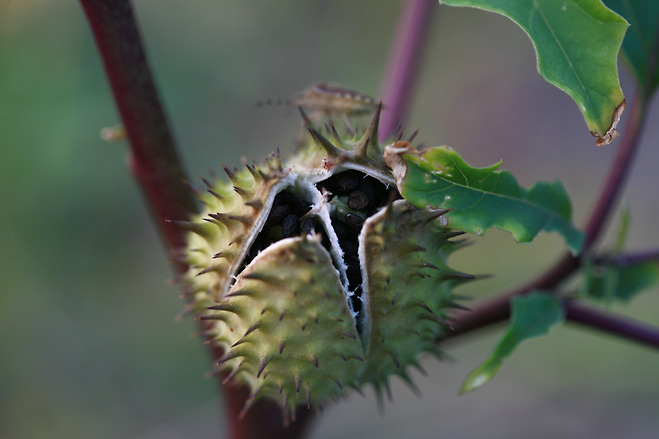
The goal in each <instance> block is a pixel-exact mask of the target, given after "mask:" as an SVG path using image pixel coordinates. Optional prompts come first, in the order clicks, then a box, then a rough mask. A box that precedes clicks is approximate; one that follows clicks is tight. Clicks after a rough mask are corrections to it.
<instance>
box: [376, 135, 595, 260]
mask: <svg viewBox="0 0 659 439" xmlns="http://www.w3.org/2000/svg"><path fill="white" fill-rule="evenodd" d="M385 159H386V160H387V163H388V164H389V166H390V167H391V169H392V170H393V173H394V177H395V178H396V184H397V186H398V190H399V191H400V193H401V195H402V196H403V197H404V198H405V199H406V200H408V201H409V202H410V203H412V204H414V205H415V206H417V207H419V208H425V207H431V208H436V209H453V210H452V211H451V212H449V213H447V214H446V215H445V217H446V218H447V219H448V222H449V226H450V227H451V228H453V229H458V230H463V231H465V232H470V233H476V234H478V235H481V234H483V233H484V232H485V230H487V229H489V228H490V227H498V228H500V229H503V230H506V231H508V232H510V233H511V234H512V235H513V237H514V238H515V239H516V240H517V241H518V242H530V241H532V240H533V239H534V238H535V237H536V235H537V234H538V233H540V232H541V231H545V232H557V233H559V234H560V235H561V236H562V237H563V238H564V239H565V241H566V242H567V244H568V246H569V248H570V250H571V251H572V252H574V253H578V252H579V250H580V249H581V245H582V243H583V233H582V232H581V231H580V230H578V229H576V228H575V227H574V226H573V225H572V223H571V222H570V216H571V210H572V209H571V206H570V200H569V198H568V196H567V193H566V192H565V188H564V187H563V185H562V184H561V183H560V182H558V181H556V182H553V183H536V184H534V185H533V186H532V187H531V188H530V189H528V190H527V189H524V188H522V187H521V186H519V184H517V181H516V180H515V177H513V176H512V174H510V173H509V172H508V171H497V170H496V169H497V168H498V167H499V165H500V163H497V164H494V165H492V166H488V167H485V168H473V167H471V166H469V164H467V163H466V162H465V161H464V160H463V159H462V157H460V156H459V155H458V153H457V152H456V151H455V150H453V149H452V148H449V147H447V146H439V147H435V148H428V149H424V150H422V151H417V150H415V149H414V148H413V147H412V146H411V145H410V144H409V143H408V142H397V143H396V144H395V145H393V146H388V147H387V148H386V149H385Z"/></svg>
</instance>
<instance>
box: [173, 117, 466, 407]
mask: <svg viewBox="0 0 659 439" xmlns="http://www.w3.org/2000/svg"><path fill="white" fill-rule="evenodd" d="M305 120H306V123H307V124H308V125H309V126H308V129H309V131H310V132H311V134H312V139H313V142H312V143H310V144H308V145H306V146H305V148H304V149H302V150H299V151H298V153H297V154H296V156H294V157H293V158H292V159H291V160H290V161H288V162H287V163H286V164H283V163H282V162H281V161H280V160H279V158H278V156H271V157H269V158H267V159H266V165H265V166H258V167H246V168H244V169H242V170H235V171H234V170H229V171H228V172H227V173H228V174H229V177H230V178H231V182H230V183H229V182H213V183H209V186H210V187H209V189H210V191H212V192H210V193H207V194H204V195H201V199H202V201H203V203H204V212H203V213H202V214H200V215H198V216H196V217H194V218H193V219H192V220H191V222H189V223H181V224H182V226H183V227H185V228H186V229H187V230H189V231H190V232H189V234H188V242H187V246H186V249H185V252H184V257H183V259H184V262H185V263H187V264H188V265H189V266H190V267H191V268H190V270H189V271H188V272H187V273H186V274H184V275H183V276H182V278H181V282H182V284H183V286H184V289H185V291H186V292H188V294H187V296H188V297H189V298H191V302H190V309H191V310H192V311H193V312H195V313H196V314H197V315H198V318H201V319H203V320H204V322H205V323H206V324H207V327H206V330H205V331H204V333H205V334H206V335H207V336H208V338H209V340H210V342H211V343H214V344H216V345H218V346H219V347H221V348H223V349H224V351H225V355H224V357H223V358H222V359H221V360H220V362H219V363H218V366H217V368H218V369H219V370H222V371H226V372H228V376H229V377H230V378H229V379H230V380H232V381H235V382H238V383H242V384H243V385H246V386H248V387H249V388H250V389H251V397H250V399H249V401H250V403H251V402H253V401H255V400H258V399H260V398H271V399H274V400H276V401H278V402H279V404H280V405H281V406H282V409H283V410H284V412H285V413H286V414H290V413H292V412H293V411H294V410H295V408H296V407H297V406H298V405H314V406H315V405H322V404H325V403H326V402H328V401H333V400H336V399H338V398H339V397H341V396H342V395H343V394H344V393H345V392H347V391H348V389H350V388H354V389H359V388H361V387H363V386H364V385H366V384H371V385H372V386H374V388H375V390H376V392H377V393H378V395H380V394H381V392H382V390H386V389H388V379H389V377H390V376H391V375H398V376H400V377H402V378H403V379H404V380H406V381H407V382H409V376H408V368H409V366H418V356H419V355H420V354H421V353H422V352H430V353H433V354H437V353H438V349H437V347H436V344H435V343H436V340H437V339H438V338H441V336H442V335H443V334H445V333H446V331H447V328H446V327H445V323H444V322H445V318H446V313H447V310H448V309H449V308H452V307H454V306H455V297H454V295H453V293H452V290H453V287H454V286H455V285H456V284H458V283H459V282H461V281H464V280H467V279H470V276H467V275H464V274H462V273H457V272H455V271H454V270H452V269H451V268H449V267H448V266H447V265H446V259H447V257H448V255H449V254H450V253H451V252H452V251H453V250H455V249H456V248H459V247H460V246H459V243H456V242H454V241H451V238H452V237H454V236H456V232H455V231H450V230H447V229H446V228H445V226H444V225H442V223H441V221H440V220H439V219H438V218H437V216H438V212H437V211H435V210H433V211H425V210H423V209H417V208H415V207H414V206H412V205H411V204H409V203H408V202H407V201H405V200H404V199H402V198H401V197H400V195H399V194H398V192H397V190H396V186H395V184H394V179H393V177H392V174H391V170H390V169H389V168H388V167H387V165H386V163H385V161H384V159H383V154H382V149H381V147H380V145H379V144H378V143H377V140H376V139H377V125H378V120H379V110H378V111H377V112H376V114H375V116H374V117H373V120H372V122H371V124H370V126H369V128H368V130H367V131H366V132H365V133H364V134H363V136H362V137H361V138H359V139H356V140H345V139H336V140H335V141H334V142H330V141H329V140H327V139H326V138H324V137H323V136H322V135H321V134H320V133H318V132H317V131H316V130H315V129H314V128H313V127H312V126H310V122H309V120H308V118H306V116H305ZM227 169H228V168H227ZM248 405H249V403H248Z"/></svg>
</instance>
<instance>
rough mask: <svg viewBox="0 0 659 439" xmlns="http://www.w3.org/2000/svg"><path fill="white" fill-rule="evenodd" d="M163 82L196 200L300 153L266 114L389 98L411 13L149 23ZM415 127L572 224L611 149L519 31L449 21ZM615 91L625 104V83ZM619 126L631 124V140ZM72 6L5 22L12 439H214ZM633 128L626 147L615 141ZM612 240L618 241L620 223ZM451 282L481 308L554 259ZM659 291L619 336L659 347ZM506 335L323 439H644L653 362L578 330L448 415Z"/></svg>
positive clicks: (1, 318) (3, 311)
mask: <svg viewBox="0 0 659 439" xmlns="http://www.w3.org/2000/svg"><path fill="white" fill-rule="evenodd" d="M135 7H136V11H137V15H138V17H139V21H140V24H141V26H142V32H143V36H144V39H145V42H146V46H147V49H148V52H149V56H150V60H151V63H152V67H153V70H154V71H155V76H156V79H157V82H158V85H159V87H160V91H161V92H162V96H163V100H164V103H165V105H166V107H167V110H168V112H169V116H170V119H171V122H172V125H173V128H174V130H175V134H176V137H177V139H178V141H179V144H180V147H181V154H182V156H183V158H184V160H185V162H186V165H187V168H188V170H189V173H190V174H191V176H197V175H205V174H207V170H208V168H213V169H218V168H219V164H220V162H223V163H227V164H232V165H237V164H239V163H240V157H241V156H246V157H249V158H258V157H260V156H262V155H264V154H265V153H267V152H270V151H272V150H273V149H275V148H280V149H281V150H282V153H283V154H284V155H285V154H286V153H289V152H291V151H292V149H293V143H294V139H295V138H296V136H297V133H298V128H299V121H298V117H297V116H296V114H295V112H290V111H288V112H287V111H286V110H284V109H283V108H277V107H271V108H257V107H256V106H255V105H254V103H255V102H256V101H258V100H260V99H264V98H269V97H286V96H289V95H291V94H294V93H296V92H298V91H300V90H301V89H303V88H305V87H306V86H308V85H309V84H311V83H314V82H320V81H329V82H334V83H338V84H341V85H344V86H347V87H350V88H354V89H357V90H359V91H362V92H365V93H368V94H371V95H373V96H375V97H379V96H378V93H379V89H380V80H381V77H382V73H383V68H384V66H385V64H386V57H387V53H388V49H389V46H390V43H391V38H392V34H393V31H394V29H395V25H396V20H397V15H398V12H399V7H400V3H399V2H398V1H392V0H386V1H385V0H369V1H360V2H353V1H347V0H345V1H334V2H329V1H318V2H303V1H301V0H300V1H290V0H279V1H277V2H263V1H254V0H241V1H208V0H206V1H204V0H191V1H187V2H181V1H175V0H136V1H135ZM433 15H434V17H433V19H434V23H433V28H432V32H431V35H430V39H429V43H428V46H427V54H426V57H425V59H424V62H423V67H422V74H421V75H420V77H419V81H418V89H417V92H416V94H415V96H414V105H413V111H412V113H411V115H410V117H409V119H408V123H407V125H408V127H409V129H411V130H413V129H416V128H417V127H421V128H422V130H421V134H420V136H419V137H418V139H419V141H421V142H423V143H424V144H425V145H427V146H429V145H436V144H449V145H451V146H453V147H455V148H456V149H458V150H459V151H460V153H461V154H462V155H463V157H465V158H466V159H467V160H468V161H469V162H470V163H472V164H474V165H479V166H484V165H487V164H490V163H493V162H495V161H498V160H500V159H503V161H504V167H505V168H507V169H509V170H511V171H512V172H513V173H514V174H515V175H516V176H517V177H518V179H519V180H520V182H521V183H523V184H524V185H529V184H531V183H532V182H533V181H535V180H553V179H556V178H560V179H562V180H563V181H564V182H565V184H566V186H567V188H568V190H569V192H570V193H571V195H572V197H573V202H574V215H575V220H576V221H577V223H579V224H583V220H584V218H585V217H586V215H587V213H588V211H589V210H590V208H591V207H592V205H593V199H594V197H595V196H596V194H597V193H598V187H599V185H600V184H601V182H602V180H603V178H604V173H605V172H606V170H607V168H608V166H609V164H610V162H611V161H612V159H613V157H614V153H615V150H616V148H617V146H618V145H617V144H615V143H614V144H613V145H612V146H609V147H605V148H599V149H598V148H596V147H595V145H594V139H593V138H592V137H591V136H590V134H589V133H588V132H587V130H586V125H585V123H584V122H583V120H582V118H581V115H580V114H579V113H578V110H577V108H576V106H575V105H574V104H573V103H572V101H571V100H570V99H569V98H568V97H567V96H566V95H564V94H563V93H561V92H560V91H558V90H557V89H555V88H553V87H552V86H550V85H548V84H546V83H544V82H543V81H542V80H541V79H540V78H539V77H538V75H537V74H536V72H535V55H534V53H533V50H532V47H531V44H530V42H529V41H528V39H527V38H526V37H525V35H524V34H523V32H522V31H521V30H520V29H518V28H517V27H516V26H515V25H514V24H513V23H512V22H509V21H507V20H506V19H504V18H502V17H500V16H495V15H492V14H486V13H483V12H479V11H475V10H464V9H451V8H448V7H441V8H440V7H439V6H437V7H436V8H435V10H434V11H433ZM622 70H623V72H622V80H623V89H624V90H625V92H626V94H627V97H628V99H630V98H631V96H632V93H633V84H632V83H631V80H630V79H629V75H628V74H627V73H626V72H625V71H624V69H622ZM623 120H624V116H623ZM117 122H118V118H117V114H116V111H115V107H114V104H113V101H112V97H111V96H110V93H109V89H108V86H107V83H106V78H105V76H104V72H103V70H102V67H101V62H100V59H99V56H98V54H97V53H96V52H95V47H94V43H93V40H92V36H91V32H90V30H89V28H88V26H87V24H86V21H85V18H84V16H83V13H82V11H81V8H80V7H79V5H78V3H77V2H74V1H69V2H62V1H55V0H0V191H1V193H2V206H1V207H0V264H1V269H0V270H1V271H0V291H1V293H2V294H1V296H0V355H1V360H0V437H2V438H46V437H47V438H99V439H105V438H119V437H121V438H139V439H150V438H159V439H163V438H188V437H197V438H218V437H225V435H224V433H223V431H224V424H225V421H224V419H223V417H222V415H221V413H222V405H223V403H222V401H221V400H219V399H218V397H217V391H216V384H215V381H213V380H212V379H209V378H206V377H204V374H205V373H206V372H208V371H209V370H210V369H211V361H210V359H209V358H208V357H207V354H206V352H205V350H204V347H203V346H202V344H201V343H200V341H199V340H198V339H195V338H193V337H191V334H193V333H194V332H195V330H196V328H195V325H194V323H193V322H191V321H184V322H182V323H175V322H174V316H175V315H176V314H177V313H178V312H179V310H180V309H181V307H182V301H181V300H180V299H179V298H178V297H177V295H178V293H177V291H176V289H175V288H173V287H171V286H169V285H168V284H167V283H166V280H167V279H168V278H169V277H170V276H171V271H170V268H169V266H168V264H167V262H166V260H165V256H164V253H163V251H162V247H161V244H160V243H159V241H158V237H157V236H156V234H155V232H154V229H153V227H152V223H151V222H150V219H149V217H148V215H147V212H146V209H145V207H144V205H143V204H142V200H141V196H140V193H139V190H138V188H137V187H136V185H135V183H134V182H133V180H132V177H131V175H130V174H129V172H128V171H127V170H126V167H125V160H126V154H127V152H126V145H124V144H108V143H105V142H103V141H101V140H100V138H99V131H100V129H101V128H103V127H106V126H110V125H114V124H116V123H117ZM657 122H659V108H657V105H656V103H655V105H654V107H653V111H652V113H651V114H650V118H649V123H648V126H647V129H646V131H645V134H644V137H643V139H644V145H643V147H642V149H641V151H640V156H639V160H637V162H636V164H635V166H634V175H633V177H632V179H631V181H630V183H629V185H628V186H627V190H626V192H625V196H624V199H623V205H625V206H629V207H630V209H631V213H632V232H631V235H630V240H629V247H630V248H631V249H646V248H652V247H657V246H658V245H659V238H657V233H656V228H657V217H658V216H659V202H658V201H657V194H656V187H657V178H658V177H657V174H656V163H658V161H659V151H658V150H657V148H656V139H657V138H658V136H659V123H657ZM624 128H625V127H624V122H623V126H622V131H624ZM614 223H615V221H614ZM472 241H473V245H472V246H470V247H469V248H468V249H467V250H465V251H464V252H462V254H458V255H456V256H455V258H454V260H453V265H454V266H456V268H459V269H462V270H464V271H468V272H470V273H492V274H494V275H495V276H494V277H493V278H492V279H488V280H484V281H481V282H479V283H474V284H472V285H469V287H467V288H464V289H463V290H462V291H461V292H462V293H463V294H466V295H469V296H471V297H473V298H474V300H478V299H479V298H481V297H484V296H485V295H486V294H487V293H492V292H496V291H497V290H498V289H499V288H502V287H505V286H506V285H517V284H520V283H522V282H523V281H525V280H527V279H529V278H530V277H532V276H533V275H534V274H536V273H538V272H540V271H542V269H543V268H544V267H546V266H547V265H548V264H550V263H551V262H552V261H553V260H554V259H555V258H556V257H557V255H559V254H560V252H561V251H562V243H561V241H560V239H559V238H558V237H556V236H554V235H543V236H541V237H540V238H538V239H537V240H536V242H534V243H533V244H532V245H516V244H514V243H513V242H512V240H511V239H510V237H509V236H508V235H506V234H504V233H500V232H496V231H493V232H489V233H488V234H487V236H485V237H482V238H472ZM657 293H658V291H657V290H654V291H651V292H648V293H646V294H645V295H643V296H642V297H641V298H639V299H638V300H637V301H636V302H635V303H634V304H633V305H630V306H627V307H619V306H617V307H614V308H613V310H614V311H616V312H624V313H625V314H628V315H631V316H634V317H636V318H639V319H642V320H644V321H647V322H649V323H653V324H659V318H658V315H659V313H658V311H659V296H658V295H657ZM499 333H500V329H497V330H495V331H489V332H487V333H484V332H483V333H479V334H475V335H472V336H468V337H465V338H462V339H459V340H456V341H454V342H451V343H450V344H447V345H446V347H445V349H446V351H447V353H448V354H449V355H450V356H451V357H452V360H450V361H446V362H442V363H440V362H437V360H435V359H431V358H428V359H426V360H425V361H424V362H423V364H424V367H425V368H426V370H427V372H428V376H425V377H424V376H422V375H420V374H415V375H414V378H415V380H416V382H417V385H418V387H419V388H420V389H422V392H423V395H424V396H423V397H422V398H417V397H416V396H414V394H413V393H412V392H411V391H410V390H408V389H406V388H405V386H403V385H402V384H400V383H399V382H398V381H397V380H394V386H393V394H394V400H393V403H390V404H385V413H384V415H381V414H379V413H378V410H377V405H376V403H375V400H374V398H373V396H372V393H371V392H370V391H368V392H367V397H366V398H362V397H361V396H358V395H352V396H351V397H349V398H348V399H347V401H345V402H342V403H340V404H338V405H335V406H332V407H330V408H328V409H327V410H326V412H325V413H324V414H323V415H322V416H320V417H319V419H318V420H317V422H316V423H315V424H314V426H313V431H312V434H311V437H313V438H319V439H320V438H322V439H331V438H351V437H361V438H399V437H406V438H440V437H441V438H465V439H466V438H512V437H524V438H557V437H560V438H584V437H598V438H619V437H634V438H651V437H652V438H654V437H656V434H657V431H659V417H657V413H659V379H657V377H656V375H657V371H658V370H659V354H658V353H657V352H656V351H653V350H650V349H647V348H644V347H642V346H639V345H635V344H627V343H624V342H622V341H620V340H617V339H613V338H610V337H607V336H603V335H600V334H595V333H593V332H591V331H588V330H582V329H579V328H575V327H572V326H565V327H563V328H560V329H559V330H557V331H554V332H553V333H552V335H551V336H549V337H546V338H545V339H542V340H538V341H537V342H535V343H531V344H528V345H524V346H523V347H522V349H521V350H520V351H519V352H518V353H517V355H516V356H514V357H513V358H512V359H511V361H510V362H509V363H508V364H507V365H506V366H504V367H503V368H502V370H501V372H500V374H499V376H498V377H497V378H496V379H495V380H494V381H493V382H491V383H489V384H487V385H486V386H485V387H484V388H483V389H481V390H479V391H477V392H474V393H471V394H468V395H465V396H458V395H457V392H458V389H459V387H460V384H461V380H462V379H463V378H464V377H465V375H466V374H467V373H468V372H469V371H470V370H471V369H472V368H474V367H475V366H476V365H477V364H479V362H480V361H482V360H483V359H484V358H485V357H486V356H487V354H488V353H489V351H490V349H491V346H492V345H493V343H494V342H495V341H496V337H497V335H498V334H499Z"/></svg>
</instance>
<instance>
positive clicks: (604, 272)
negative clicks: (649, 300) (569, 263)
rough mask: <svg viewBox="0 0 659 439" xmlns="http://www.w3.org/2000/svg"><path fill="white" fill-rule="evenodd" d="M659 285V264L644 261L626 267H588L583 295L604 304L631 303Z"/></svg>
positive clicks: (625, 265)
mask: <svg viewBox="0 0 659 439" xmlns="http://www.w3.org/2000/svg"><path fill="white" fill-rule="evenodd" d="M657 283H659V264H658V263H657V262H656V261H644V262H641V263H636V264H624V265H593V264H590V265H586V269H585V270H584V280H583V284H582V294H584V295H585V296H586V297H588V298H590V299H595V300H600V301H604V302H609V303H610V302H613V301H620V302H629V301H630V300H631V299H632V298H634V297H635V296H636V295H638V294H639V293H640V292H642V291H643V290H646V289H648V288H650V287H652V286H653V285H656V284H657Z"/></svg>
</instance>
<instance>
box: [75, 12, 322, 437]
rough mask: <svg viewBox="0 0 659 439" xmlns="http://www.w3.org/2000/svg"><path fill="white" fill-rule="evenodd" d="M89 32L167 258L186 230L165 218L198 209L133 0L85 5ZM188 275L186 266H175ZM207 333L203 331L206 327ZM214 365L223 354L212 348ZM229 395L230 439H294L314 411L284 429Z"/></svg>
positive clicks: (262, 405) (237, 392)
mask: <svg viewBox="0 0 659 439" xmlns="http://www.w3.org/2000/svg"><path fill="white" fill-rule="evenodd" d="M80 3H81V4H82V7H83V9H84V10H85V14H86V15H87V20H88V21H89V25H90V26H91V28H92V31H93V33H94V37H95V39H96V44H97V46H98V50H99V52H100V54H101V57H102V58H103V64H104V67H105V71H106V73H107V76H108V80H109V82H110V86H111V88H112V93H113V95H114V99H115V102H116V104H117V108H118V110H119V114H120V115H121V120H122V123H123V125H124V128H125V129H126V133H127V135H128V138H129V140H130V148H131V158H130V168H131V171H132V172H133V174H134V175H135V178H136V179H137V181H138V182H139V184H140V186H141V188H142V191H143V193H144V196H145V198H146V201H147V204H148V205H149V206H150V207H151V214H152V217H153V219H154V221H155V222H156V224H157V225H158V226H159V229H160V231H161V232H162V233H161V236H162V240H163V243H164V244H165V247H166V248H167V250H168V251H169V253H170V255H176V254H177V252H178V251H179V250H180V248H181V246H182V245H184V242H185V241H184V232H183V229H181V228H179V227H177V226H175V225H174V224H173V223H171V222H168V221H167V220H171V219H187V217H188V215H190V214H191V213H193V212H195V211H196V209H197V207H196V203H195V201H194V198H193V195H192V193H191V192H190V190H189V189H188V188H187V187H186V186H185V184H184V180H185V172H184V171H183V166H182V164H181V161H180V159H179V156H178V152H177V150H176V145H175V143H174V139H173V136H172V134H171V131H170V129H169V124H168V123H167V118H166V116H165V112H164V109H163V108H162V105H161V104H160V99H159V97H158V92H157V90H156V86H155V82H154V80H153V77H152V75H151V71H150V68H149V65H148V62H147V58H146V53H145V50H144V47H143V45H142V40H141V37H140V33H139V28H138V26H137V22H136V20H135V16H134V14H133V10H132V7H131V3H130V1H129V0H80ZM175 268H176V270H177V271H179V272H184V271H185V269H186V267H185V266H184V265H183V264H180V263H179V264H177V265H176V266H175ZM202 329H203V328H202ZM209 352H210V355H211V357H212V358H213V359H214V361H217V360H218V359H219V358H221V356H222V355H223V352H222V350H221V349H220V348H218V347H214V346H213V345H209ZM220 387H221V390H222V391H223V392H224V395H225V397H226V402H227V404H226V406H227V407H226V410H227V416H226V417H227V420H228V423H229V432H228V433H227V437H230V438H233V439H260V438H265V437H267V438H273V439H296V438H300V437H302V435H303V434H304V432H305V428H306V427H307V425H308V423H309V420H310V419H311V414H312V411H310V410H306V409H300V410H298V411H297V416H296V419H297V420H296V421H295V422H292V423H291V424H290V425H289V426H288V428H284V425H283V416H282V413H281V409H280V408H279V407H277V405H276V404H275V403H273V402H269V401H265V400H262V401H258V402H256V403H255V404H254V405H253V406H252V408H251V409H250V410H249V411H248V412H247V413H246V415H245V416H244V417H243V418H240V416H239V413H240V411H241V409H242V407H243V405H244V404H245V401H246V400H247V398H248V396H249V392H248V390H247V389H246V388H245V387H243V386H220Z"/></svg>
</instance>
